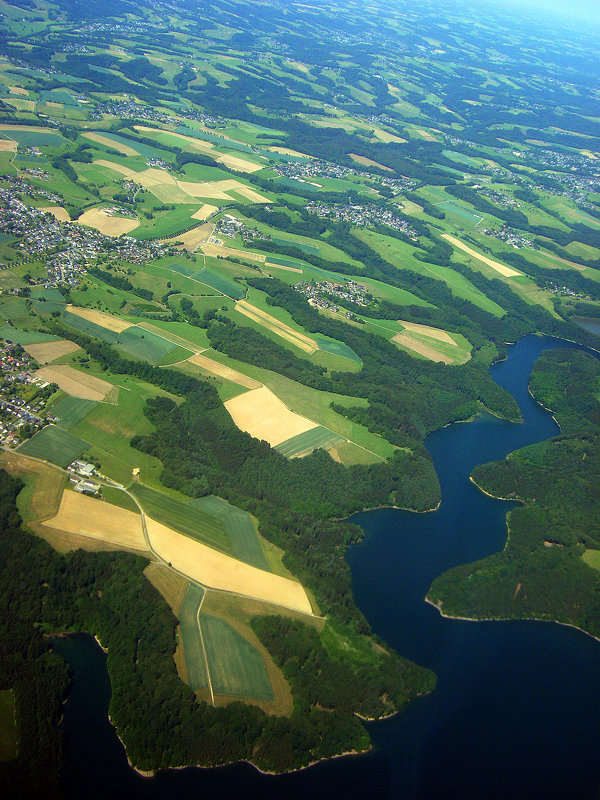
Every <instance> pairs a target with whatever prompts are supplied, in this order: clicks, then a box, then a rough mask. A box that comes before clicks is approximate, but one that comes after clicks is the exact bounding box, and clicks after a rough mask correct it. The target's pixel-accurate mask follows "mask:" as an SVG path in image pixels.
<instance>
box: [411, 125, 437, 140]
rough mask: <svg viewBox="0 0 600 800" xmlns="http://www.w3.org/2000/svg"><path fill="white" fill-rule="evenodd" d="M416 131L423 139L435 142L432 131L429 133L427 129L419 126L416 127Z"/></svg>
mask: <svg viewBox="0 0 600 800" xmlns="http://www.w3.org/2000/svg"><path fill="white" fill-rule="evenodd" d="M416 131H417V133H418V134H420V135H421V136H422V137H423V139H426V140H427V141H428V142H437V139H436V138H435V136H434V135H433V134H432V133H429V131H424V130H422V129H421V128H416Z"/></svg>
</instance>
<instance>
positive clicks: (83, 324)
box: [62, 311, 122, 344]
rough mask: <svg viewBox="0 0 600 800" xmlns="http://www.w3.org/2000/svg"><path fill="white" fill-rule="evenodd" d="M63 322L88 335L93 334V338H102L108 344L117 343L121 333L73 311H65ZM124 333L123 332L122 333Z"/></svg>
mask: <svg viewBox="0 0 600 800" xmlns="http://www.w3.org/2000/svg"><path fill="white" fill-rule="evenodd" d="M62 320H63V322H64V323H65V324H66V325H68V326H69V327H70V328H74V329H75V330H76V331H79V332H80V333H84V334H85V335H86V336H91V337H92V338H93V339H100V340H101V341H103V342H107V344H116V343H117V339H118V338H119V334H118V333H116V331H110V330H109V329H108V328H103V327H102V326H101V325H96V323H95V322H90V321H89V320H87V319H84V318H83V317H80V316H79V315H78V314H73V313H72V312H71V311H63V313H62ZM121 335H122V334H121Z"/></svg>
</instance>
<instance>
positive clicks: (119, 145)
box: [81, 131, 139, 156]
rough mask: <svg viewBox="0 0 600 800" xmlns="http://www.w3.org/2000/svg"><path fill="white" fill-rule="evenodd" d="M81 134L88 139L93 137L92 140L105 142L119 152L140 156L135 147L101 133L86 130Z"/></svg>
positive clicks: (125, 154) (100, 142)
mask: <svg viewBox="0 0 600 800" xmlns="http://www.w3.org/2000/svg"><path fill="white" fill-rule="evenodd" d="M81 135H82V136H85V138H86V139H91V141H92V142H97V143H98V144H103V145H105V146H106V147H112V149H113V150H118V151H119V153H123V155H124V156H139V152H138V151H137V150H134V148H133V147H129V145H127V144H122V143H121V142H115V141H114V140H113V139H109V138H108V136H102V134H101V133H92V132H91V131H86V132H85V133H82V134H81Z"/></svg>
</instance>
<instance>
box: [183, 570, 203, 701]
mask: <svg viewBox="0 0 600 800" xmlns="http://www.w3.org/2000/svg"><path fill="white" fill-rule="evenodd" d="M203 597H204V590H203V589H201V588H200V587H199V586H196V585H195V584H190V587H189V589H188V590H187V592H186V594H185V597H184V599H183V603H182V604H181V608H180V609H179V625H180V630H181V639H182V641H183V654H184V656H185V667H186V671H187V677H188V685H189V687H190V688H191V689H193V691H195V692H197V691H199V690H200V689H207V688H208V677H207V674H206V660H205V658H204V650H203V648H202V640H201V639H200V631H199V628H198V606H199V605H200V603H201V602H202V598H203Z"/></svg>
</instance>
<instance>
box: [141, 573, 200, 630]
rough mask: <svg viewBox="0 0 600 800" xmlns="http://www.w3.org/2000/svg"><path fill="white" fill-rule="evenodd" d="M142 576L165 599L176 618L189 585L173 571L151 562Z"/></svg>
mask: <svg viewBox="0 0 600 800" xmlns="http://www.w3.org/2000/svg"><path fill="white" fill-rule="evenodd" d="M144 575H145V576H146V578H147V579H148V580H149V581H150V583H151V584H152V586H154V588H155V589H157V590H158V591H159V592H160V593H161V595H162V596H163V597H164V598H165V600H166V601H167V603H168V604H169V606H170V607H171V610H172V611H173V613H174V614H175V616H177V615H178V614H179V609H180V608H181V604H182V603H183V598H184V597H185V594H186V592H187V590H188V587H189V585H190V584H189V583H188V581H186V579H185V578H182V577H181V575H178V574H177V573H176V572H173V570H171V569H169V568H168V567H165V565H164V564H159V563H158V562H156V561H153V562H152V563H151V564H148V566H147V567H146V569H145V570H144Z"/></svg>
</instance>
